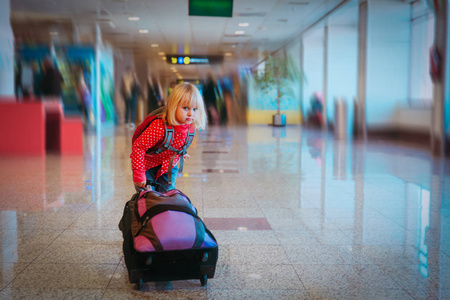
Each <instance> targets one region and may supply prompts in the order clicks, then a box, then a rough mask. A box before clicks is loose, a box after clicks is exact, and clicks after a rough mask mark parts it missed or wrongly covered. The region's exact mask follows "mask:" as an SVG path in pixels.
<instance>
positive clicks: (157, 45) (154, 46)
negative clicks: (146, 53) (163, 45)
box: [151, 44, 159, 48]
mask: <svg viewBox="0 0 450 300" xmlns="http://www.w3.org/2000/svg"><path fill="white" fill-rule="evenodd" d="M151 46H152V48H156V47H159V44H151Z"/></svg>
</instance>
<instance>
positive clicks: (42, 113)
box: [0, 97, 83, 155]
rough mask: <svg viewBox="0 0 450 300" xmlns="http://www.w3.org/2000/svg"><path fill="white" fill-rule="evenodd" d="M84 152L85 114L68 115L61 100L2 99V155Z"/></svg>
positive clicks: (0, 141) (0, 142)
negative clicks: (83, 118)
mask: <svg viewBox="0 0 450 300" xmlns="http://www.w3.org/2000/svg"><path fill="white" fill-rule="evenodd" d="M46 151H51V152H56V153H60V154H62V155H66V154H68V155H81V154H83V122H82V119H81V117H78V116H73V117H72V116H71V117H65V116H64V112H63V109H62V105H61V102H60V101H58V100H55V101H43V102H41V101H40V100H37V99H28V101H26V102H16V100H15V98H14V97H1V98H0V155H45V153H46Z"/></svg>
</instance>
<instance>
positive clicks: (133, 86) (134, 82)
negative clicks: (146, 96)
mask: <svg viewBox="0 0 450 300" xmlns="http://www.w3.org/2000/svg"><path fill="white" fill-rule="evenodd" d="M120 92H121V94H122V97H123V100H124V101H125V124H126V125H127V127H130V128H131V129H133V128H134V127H135V125H134V120H135V118H136V107H137V98H138V96H139V94H140V92H141V85H140V83H139V80H138V79H137V75H136V73H135V72H134V71H133V69H132V68H131V67H130V66H128V67H127V68H126V70H125V73H124V74H123V75H122V83H121V88H120Z"/></svg>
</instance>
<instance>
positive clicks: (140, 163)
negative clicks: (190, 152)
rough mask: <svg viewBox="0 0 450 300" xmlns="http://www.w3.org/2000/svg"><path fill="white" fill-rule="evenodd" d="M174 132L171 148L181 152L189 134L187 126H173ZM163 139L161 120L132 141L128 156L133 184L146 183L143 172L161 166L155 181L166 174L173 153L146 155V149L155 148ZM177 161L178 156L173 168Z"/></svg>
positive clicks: (162, 122) (156, 121)
mask: <svg viewBox="0 0 450 300" xmlns="http://www.w3.org/2000/svg"><path fill="white" fill-rule="evenodd" d="M174 131H175V137H174V139H173V142H172V145H171V146H172V147H173V148H175V149H177V150H181V149H182V148H183V145H184V142H185V141H186V137H187V135H188V133H189V125H178V126H174ZM163 138H164V121H163V120H162V119H156V120H154V121H153V122H152V123H151V124H150V126H148V127H147V129H145V130H144V131H143V132H142V134H141V135H140V136H139V137H138V138H137V139H136V140H135V141H134V143H133V145H132V147H131V155H130V158H131V168H132V170H133V180H134V182H144V181H146V180H147V178H146V176H145V172H146V171H147V170H148V169H151V168H153V167H156V166H162V167H161V169H160V170H159V171H158V173H157V174H156V179H158V178H159V177H160V176H161V175H162V174H164V173H167V171H168V169H169V161H170V158H171V157H172V155H173V154H174V153H175V152H173V151H171V150H166V151H163V152H161V153H159V154H154V155H148V154H146V152H147V150H148V149H150V148H151V147H153V146H155V145H156V144H158V143H159V142H162V140H163ZM179 160H180V157H179V156H177V157H175V159H174V160H173V166H175V165H176V164H177V163H178V161H179Z"/></svg>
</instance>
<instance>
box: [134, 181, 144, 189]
mask: <svg viewBox="0 0 450 300" xmlns="http://www.w3.org/2000/svg"><path fill="white" fill-rule="evenodd" d="M146 184H147V182H145V181H143V182H135V183H134V185H135V186H137V187H140V188H143V189H145V188H146Z"/></svg>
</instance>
